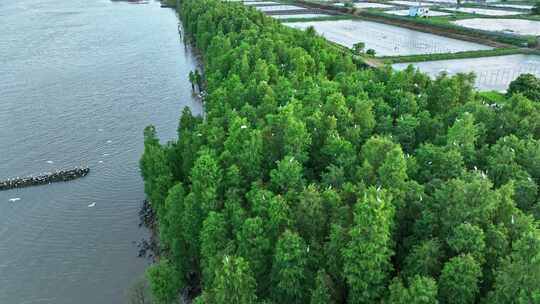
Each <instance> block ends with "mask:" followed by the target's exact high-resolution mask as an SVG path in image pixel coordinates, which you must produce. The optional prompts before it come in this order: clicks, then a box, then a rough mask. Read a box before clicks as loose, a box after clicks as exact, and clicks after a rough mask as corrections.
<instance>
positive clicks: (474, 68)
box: [392, 54, 540, 92]
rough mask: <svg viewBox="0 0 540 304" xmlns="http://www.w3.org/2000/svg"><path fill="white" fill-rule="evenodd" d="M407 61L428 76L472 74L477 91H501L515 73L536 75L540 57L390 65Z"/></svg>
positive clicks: (403, 65)
mask: <svg viewBox="0 0 540 304" xmlns="http://www.w3.org/2000/svg"><path fill="white" fill-rule="evenodd" d="M409 64H412V65H413V66H415V67H417V68H419V69H420V71H422V72H425V73H427V74H428V75H430V76H432V77H436V76H437V75H439V74H440V73H441V72H446V73H448V74H449V75H455V74H457V73H470V72H474V73H475V74H476V83H475V85H476V87H477V88H478V89H479V90H485V91H488V90H495V91H500V92H504V91H506V90H507V89H508V85H509V84H510V82H512V81H513V80H515V79H516V78H517V77H518V76H519V75H521V74H526V73H530V74H533V75H536V76H537V77H540V56H536V55H521V54H518V55H506V56H497V57H483V58H469V59H453V60H439V61H426V62H417V63H399V64H394V65H392V67H393V68H395V69H397V70H403V69H405V68H406V67H407V66H408V65H409Z"/></svg>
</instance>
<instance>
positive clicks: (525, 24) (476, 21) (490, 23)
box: [454, 18, 540, 36]
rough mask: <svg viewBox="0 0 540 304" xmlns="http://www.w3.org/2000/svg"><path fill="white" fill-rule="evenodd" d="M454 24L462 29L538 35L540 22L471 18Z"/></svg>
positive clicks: (539, 33)
mask: <svg viewBox="0 0 540 304" xmlns="http://www.w3.org/2000/svg"><path fill="white" fill-rule="evenodd" d="M454 23H455V24H457V25H461V26H463V27H468V28H473V29H478V30H484V31H493V32H503V33H508V34H517V35H533V36H539V35H540V21H534V20H524V19H492V18H473V19H463V20H457V21H454Z"/></svg>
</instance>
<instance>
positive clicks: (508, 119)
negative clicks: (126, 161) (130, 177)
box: [140, 0, 540, 304]
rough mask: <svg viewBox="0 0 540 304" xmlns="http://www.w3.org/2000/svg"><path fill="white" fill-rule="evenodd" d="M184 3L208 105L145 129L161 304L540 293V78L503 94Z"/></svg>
mask: <svg viewBox="0 0 540 304" xmlns="http://www.w3.org/2000/svg"><path fill="white" fill-rule="evenodd" d="M178 12H179V14H180V17H181V19H182V22H183V24H184V28H185V31H186V33H184V34H185V36H186V37H185V39H191V40H192V41H193V43H194V46H195V47H196V48H197V49H198V50H199V51H200V52H201V54H202V60H203V63H204V80H201V79H200V78H201V77H195V76H194V77H192V78H194V79H195V78H197V79H198V81H197V85H194V89H195V90H200V89H204V90H205V93H206V94H205V95H206V97H205V99H204V102H205V115H204V117H194V116H193V115H192V114H191V112H190V110H189V109H187V108H186V109H184V110H183V112H182V114H181V118H180V123H179V127H178V139H177V140H176V141H174V142H170V143H168V144H163V145H162V144H160V142H159V140H158V138H157V137H156V131H155V129H154V128H153V127H152V126H150V127H148V128H147V129H146V130H145V150H144V155H143V156H142V158H141V162H140V165H141V172H142V175H143V178H144V181H145V191H146V194H147V196H148V198H149V200H150V202H151V205H152V208H153V209H154V210H155V212H156V214H157V218H158V223H159V224H158V227H159V228H158V231H159V238H160V246H161V248H162V253H161V257H160V259H159V262H157V263H156V264H154V265H153V266H151V267H150V269H149V270H148V272H147V276H148V278H149V281H150V287H151V290H152V293H153V296H154V298H155V301H156V302H157V303H164V304H165V303H172V302H174V301H178V300H177V298H178V297H179V294H180V293H181V292H189V294H190V296H193V297H195V299H194V303H198V304H201V303H209V304H214V303H215V304H231V303H238V304H247V303H268V304H270V303H275V304H285V303H287V304H289V303H290V304H294V303H311V304H323V303H334V304H339V303H351V304H356V303H359V304H361V303H392V304H398V303H400V304H401V303H403V304H406V303H407V304H409V303H413V304H428V303H442V304H467V303H495V304H498V303H501V304H502V303H516V304H517V303H520V304H526V303H527V304H530V303H540V230H539V225H538V219H539V218H540V203H539V193H538V191H539V189H538V187H539V183H540V100H538V96H539V95H538V94H539V91H540V89H539V87H540V86H537V87H534V86H532V85H527V84H530V83H531V82H533V83H534V81H536V80H534V79H533V80H531V79H529V78H526V77H525V78H522V79H521V81H520V83H516V84H514V86H512V89H511V90H510V91H509V93H508V94H507V96H505V97H502V96H499V97H497V98H496V97H494V96H492V95H490V94H481V93H478V92H476V91H475V90H474V88H473V81H474V75H457V76H454V77H448V76H446V75H441V76H440V77H438V78H437V79H434V80H432V79H430V78H429V77H428V76H427V75H425V74H422V73H420V72H418V71H415V70H414V69H412V68H409V69H407V70H405V71H403V72H397V71H393V70H392V69H390V68H383V69H366V68H364V67H363V66H362V63H361V61H360V60H359V59H356V58H354V57H353V55H352V54H348V53H344V52H342V51H340V50H339V49H337V48H336V47H335V46H333V45H331V44H329V43H328V42H327V41H326V40H325V39H323V38H322V37H320V36H318V35H317V34H316V33H315V31H314V30H313V29H308V30H307V31H304V32H302V31H298V30H293V29H290V28H287V27H285V26H282V25H280V24H279V23H278V22H277V21H275V20H273V19H271V18H269V17H266V16H264V15H263V14H261V13H259V12H257V11H256V10H255V9H252V8H246V7H244V6H242V5H241V4H235V3H226V2H221V1H218V0H182V1H181V7H179V8H178ZM366 34H369V33H366ZM538 83H539V82H536V85H538ZM535 88H536V89H537V90H539V91H536V92H534V90H535ZM529 98H531V99H529ZM535 98H536V100H534V99H535Z"/></svg>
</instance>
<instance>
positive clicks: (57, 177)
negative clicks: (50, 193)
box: [0, 167, 90, 191]
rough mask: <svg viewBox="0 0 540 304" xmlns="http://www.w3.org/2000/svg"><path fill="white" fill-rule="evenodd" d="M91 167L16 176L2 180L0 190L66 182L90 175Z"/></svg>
mask: <svg viewBox="0 0 540 304" xmlns="http://www.w3.org/2000/svg"><path fill="white" fill-rule="evenodd" d="M89 172H90V168H88V167H75V168H73V169H68V170H57V171H54V172H47V173H43V174H41V175H38V176H27V177H16V178H10V179H7V180H3V181H0V191H2V190H9V189H15V188H24V187H30V186H37V185H44V184H50V183H56V182H66V181H70V180H74V179H77V178H80V177H83V176H86V175H88V173H89Z"/></svg>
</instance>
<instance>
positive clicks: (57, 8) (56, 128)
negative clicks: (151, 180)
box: [0, 0, 201, 304]
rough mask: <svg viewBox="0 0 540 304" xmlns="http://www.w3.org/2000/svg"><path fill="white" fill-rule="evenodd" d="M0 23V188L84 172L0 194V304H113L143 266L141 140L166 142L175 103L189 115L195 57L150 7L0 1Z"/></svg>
mask: <svg viewBox="0 0 540 304" xmlns="http://www.w3.org/2000/svg"><path fill="white" fill-rule="evenodd" d="M0 20H1V21H0V179H4V178H7V177H15V176H24V175H29V174H37V173H41V172H47V171H51V170H54V169H57V168H70V167H73V166H77V165H88V166H90V167H91V170H92V171H91V172H90V174H89V175H88V176H87V177H84V178H81V179H78V180H75V181H72V182H67V183H58V184H51V185H45V186H39V187H33V188H25V189H17V190H10V191H3V192H0V303H2V304H4V303H5V304H22V303H25V304H28V303H33V304H34V303H36V304H37V303H40V304H42V303H54V304H63V303H66V304H68V303H69V304H73V303H78V304H85V303H88V304H90V303H91V304H95V303H125V302H126V296H125V294H126V289H127V288H128V287H129V286H130V285H131V284H132V283H133V282H134V281H135V280H136V278H137V277H139V276H141V275H142V274H143V273H144V268H145V267H146V266H147V261H145V260H144V259H141V258H138V257H137V246H136V245H135V244H134V241H138V240H140V239H141V238H143V237H145V236H146V232H145V231H144V230H143V229H140V228H138V218H137V212H138V210H139V206H140V204H141V202H142V200H143V199H144V193H143V184H142V180H141V178H140V175H139V169H138V160H139V158H140V155H141V153H142V148H143V145H142V141H143V138H142V131H143V128H144V127H145V126H146V125H148V124H150V123H153V124H155V125H156V127H157V129H158V134H159V136H160V137H161V138H162V139H164V140H167V139H171V138H173V137H174V136H175V132H176V126H177V123H178V117H179V114H180V111H181V109H182V108H183V107H184V106H190V107H191V108H192V109H193V112H195V113H200V112H201V105H200V104H199V103H198V102H197V101H195V100H194V99H193V98H192V95H191V87H190V84H189V83H188V81H187V74H188V73H189V71H190V70H192V69H193V68H194V67H195V63H196V59H195V57H194V56H193V55H192V54H191V53H190V52H189V50H188V49H187V48H186V47H185V46H184V45H183V44H182V42H181V40H180V38H179V36H178V32H177V23H178V21H177V17H176V15H175V14H174V12H173V11H172V10H170V9H163V8H160V7H159V3H156V2H150V3H148V4H130V3H126V2H110V1H108V0H93V1H87V0H69V1H66V0H17V1H0ZM17 198H18V199H19V200H14V199H17ZM92 203H95V206H94V207H89V206H88V205H91V204H92Z"/></svg>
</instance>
